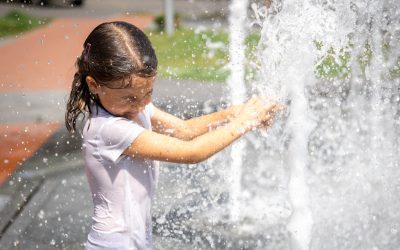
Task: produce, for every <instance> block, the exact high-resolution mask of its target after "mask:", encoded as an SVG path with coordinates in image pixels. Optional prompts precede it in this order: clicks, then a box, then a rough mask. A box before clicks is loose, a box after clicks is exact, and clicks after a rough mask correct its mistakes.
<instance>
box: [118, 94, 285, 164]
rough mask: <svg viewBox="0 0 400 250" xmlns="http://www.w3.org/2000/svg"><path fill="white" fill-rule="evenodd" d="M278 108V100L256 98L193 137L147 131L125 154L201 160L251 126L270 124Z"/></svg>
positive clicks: (169, 160) (175, 160) (196, 161)
mask: <svg viewBox="0 0 400 250" xmlns="http://www.w3.org/2000/svg"><path fill="white" fill-rule="evenodd" d="M279 110H280V108H279V107H277V105H276V104H272V105H269V106H268V107H265V105H264V104H262V103H261V101H259V100H257V99H254V100H251V101H249V102H248V103H246V104H245V105H244V108H243V109H242V110H241V113H240V114H238V117H237V118H234V119H232V120H231V121H230V122H229V123H227V124H225V125H224V126H220V127H218V128H216V129H215V130H213V131H209V132H205V133H203V134H202V135H200V136H198V137H196V138H194V139H191V140H182V139H179V138H175V137H171V136H168V135H163V134H159V133H156V132H152V131H144V132H142V133H141V134H140V135H139V136H138V137H137V138H136V139H135V141H134V142H133V143H132V144H131V145H130V146H129V147H128V148H127V149H126V150H125V151H124V154H126V155H131V156H139V157H142V158H147V159H153V160H159V161H168V162H176V163H198V162H201V161H203V160H205V159H207V158H208V157H210V156H212V155H214V154H215V153H217V152H219V151H220V150H222V149H223V148H225V147H227V146H228V145H229V144H231V143H232V142H233V141H235V140H236V139H238V138H239V137H240V136H242V135H243V134H245V133H247V132H248V131H250V130H251V129H253V128H257V127H265V126H267V125H268V124H269V123H270V122H271V119H272V118H273V116H274V114H275V113H276V112H278V111H279Z"/></svg>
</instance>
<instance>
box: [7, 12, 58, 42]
mask: <svg viewBox="0 0 400 250" xmlns="http://www.w3.org/2000/svg"><path fill="white" fill-rule="evenodd" d="M49 21H50V20H49V19H48V18H36V17H32V16H29V15H27V14H25V13H23V12H20V11H16V10H13V11H10V12H9V13H7V14H6V15H5V16H3V17H0V37H5V36H11V35H16V34H20V33H21V32H25V31H29V30H32V29H35V28H37V27H40V26H42V25H44V24H46V23H48V22H49Z"/></svg>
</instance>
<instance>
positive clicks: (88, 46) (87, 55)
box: [83, 43, 92, 62]
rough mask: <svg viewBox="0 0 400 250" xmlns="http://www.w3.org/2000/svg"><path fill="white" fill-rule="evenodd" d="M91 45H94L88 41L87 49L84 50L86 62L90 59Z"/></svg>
mask: <svg viewBox="0 0 400 250" xmlns="http://www.w3.org/2000/svg"><path fill="white" fill-rule="evenodd" d="M90 47H92V45H91V44H90V43H87V44H86V47H85V50H84V52H83V61H84V62H88V61H89V52H90Z"/></svg>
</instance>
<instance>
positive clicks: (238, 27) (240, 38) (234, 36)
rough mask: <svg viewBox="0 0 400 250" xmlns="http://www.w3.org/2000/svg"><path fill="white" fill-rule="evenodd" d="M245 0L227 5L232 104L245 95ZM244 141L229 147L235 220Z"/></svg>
mask: <svg viewBox="0 0 400 250" xmlns="http://www.w3.org/2000/svg"><path fill="white" fill-rule="evenodd" d="M247 6H248V1H247V0H233V1H232V2H231V4H230V6H229V9H230V16H229V56H230V62H229V68H230V76H229V78H228V86H229V88H230V99H231V103H232V104H233V105H236V104H240V103H243V102H244V101H245V96H246V88H245V85H244V62H245V46H244V41H245V37H246V32H245V22H246V17H247ZM245 147H246V144H245V142H244V141H243V140H242V141H239V142H236V143H235V144H234V145H233V146H232V149H231V159H232V163H231V171H230V172H231V179H230V182H231V189H230V206H229V207H230V209H231V210H230V219H231V220H232V221H237V220H238V219H239V216H240V201H239V196H240V192H241V178H242V170H241V168H242V164H243V159H242V158H243V153H244V149H245Z"/></svg>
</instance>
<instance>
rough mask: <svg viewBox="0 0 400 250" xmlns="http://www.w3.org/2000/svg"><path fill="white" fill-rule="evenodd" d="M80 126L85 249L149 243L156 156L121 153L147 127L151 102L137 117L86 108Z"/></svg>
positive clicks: (139, 246) (145, 246)
mask: <svg viewBox="0 0 400 250" xmlns="http://www.w3.org/2000/svg"><path fill="white" fill-rule="evenodd" d="M92 110H93V112H92V115H91V117H90V118H89V119H88V120H87V122H86V124H85V127H84V129H83V155H84V159H85V170H86V176H87V179H88V181H89V186H90V190H91V192H92V198H93V205H94V216H93V224H92V227H91V231H90V233H89V235H88V242H87V246H86V248H87V249H129V250H130V249H151V230H152V227H151V211H150V208H151V199H152V196H153V193H154V189H155V185H156V182H157V178H158V162H156V161H153V160H148V159H143V158H139V157H135V156H133V157H132V156H127V155H122V153H123V152H124V150H125V149H126V148H127V147H128V146H129V145H131V143H132V142H133V141H134V140H135V139H136V138H137V136H138V135H139V134H140V133H141V132H143V131H144V130H146V129H147V130H151V121H150V117H151V116H152V114H153V110H154V106H153V105H152V104H151V103H150V104H148V105H147V106H146V107H145V109H144V111H143V112H141V113H139V114H138V122H134V121H132V120H128V119H126V118H123V117H116V116H113V115H112V114H110V113H108V112H107V111H105V110H104V109H102V108H100V107H98V108H96V107H93V108H92Z"/></svg>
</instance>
